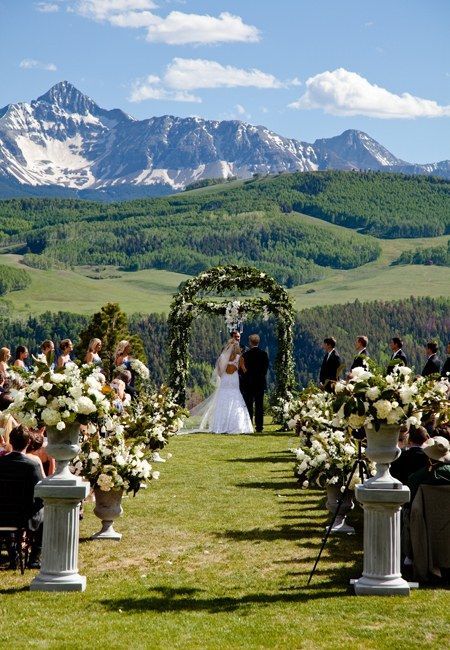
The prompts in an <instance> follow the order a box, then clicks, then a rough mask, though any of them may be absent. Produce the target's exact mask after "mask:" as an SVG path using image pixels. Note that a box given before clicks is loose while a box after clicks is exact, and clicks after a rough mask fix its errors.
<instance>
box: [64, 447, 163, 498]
mask: <svg viewBox="0 0 450 650" xmlns="http://www.w3.org/2000/svg"><path fill="white" fill-rule="evenodd" d="M150 460H151V459H150V455H149V453H148V451H147V450H146V448H145V445H144V444H133V445H130V446H128V445H127V444H126V443H125V440H124V439H123V437H122V436H121V435H120V434H115V435H112V436H110V437H109V438H100V437H99V436H93V437H90V438H88V439H86V440H85V441H84V442H83V443H82V445H81V451H80V453H79V454H78V456H77V457H76V458H75V459H74V469H75V472H76V473H77V474H80V475H82V476H83V477H84V478H86V479H87V480H88V481H89V483H90V484H91V486H92V487H94V488H99V489H100V490H102V491H103V492H109V491H110V490H124V491H125V492H133V494H136V492H138V491H139V490H140V489H141V488H144V487H147V483H148V482H149V481H150V480H152V479H158V478H159V472H156V471H153V469H152V466H151V464H150Z"/></svg>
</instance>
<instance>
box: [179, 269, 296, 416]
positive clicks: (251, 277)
mask: <svg viewBox="0 0 450 650" xmlns="http://www.w3.org/2000/svg"><path fill="white" fill-rule="evenodd" d="M249 289H259V290H261V291H263V292H264V293H266V294H267V297H256V298H255V297H251V298H248V299H243V300H241V301H240V304H239V313H240V315H241V316H243V315H244V314H245V315H246V316H250V317H254V316H257V315H258V314H260V313H261V312H263V313H264V315H265V317H270V316H271V315H272V316H274V317H275V318H276V319H277V336H278V352H277V357H276V360H275V375H276V388H275V398H276V404H275V406H276V412H278V414H279V416H280V417H279V418H277V419H280V421H281V420H282V419H283V417H282V413H281V411H282V408H283V405H284V404H285V403H286V402H287V401H288V400H289V398H290V395H291V392H292V390H293V387H294V383H295V378H294V361H293V325H294V319H295V311H294V307H293V304H292V301H291V299H290V297H289V295H288V293H287V291H286V290H285V289H284V288H283V287H282V286H281V285H279V284H278V282H276V281H275V280H274V279H273V278H272V277H271V276H270V275H267V273H264V272H262V271H261V270H259V269H256V268H254V267H251V266H235V265H232V266H217V267H214V268H212V269H209V270H208V271H205V272H203V273H200V274H199V275H198V276H196V277H195V278H192V279H191V280H188V281H187V282H186V283H185V284H184V286H183V287H182V288H181V289H180V291H179V292H178V294H177V295H176V296H175V298H174V299H173V302H172V306H171V310H170V314H169V355H170V362H169V385H170V387H171V388H172V390H173V392H174V395H175V398H176V400H177V402H178V403H179V404H181V405H182V406H184V404H185V401H186V382H187V375H188V371H189V363H190V354H189V349H188V345H189V332H190V328H191V325H192V322H193V320H194V319H195V318H196V317H197V316H198V315H199V314H200V313H206V314H215V315H222V316H225V313H226V311H227V307H229V304H230V303H229V301H222V302H216V301H213V300H211V299H207V298H204V297H202V294H203V293H204V292H214V293H216V294H219V293H224V292H229V291H230V290H233V291H237V292H244V293H245V292H246V291H248V290H249Z"/></svg>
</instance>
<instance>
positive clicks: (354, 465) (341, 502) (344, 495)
mask: <svg viewBox="0 0 450 650" xmlns="http://www.w3.org/2000/svg"><path fill="white" fill-rule="evenodd" d="M358 465H359V461H358V460H355V462H354V463H353V467H352V471H351V472H350V475H349V477H348V479H347V483H346V484H345V488H344V491H343V492H342V495H341V497H340V499H339V500H338V504H337V507H336V512H335V513H334V515H333V519H332V520H331V523H330V525H329V526H328V528H327V530H326V533H325V537H324V538H323V540H322V546H321V547H320V550H319V554H318V556H317V557H316V561H315V562H314V566H313V568H312V570H311V573H310V574H309V578H308V582H307V583H306V585H307V586H308V585H309V583H310V582H311V580H312V577H313V575H314V573H315V571H316V568H317V565H318V564H319V560H320V558H321V555H322V553H323V549H324V548H325V544H326V543H327V540H328V538H329V536H330V535H331V529H332V528H333V525H334V522H335V521H336V518H337V516H338V514H339V511H340V509H341V505H342V504H343V502H344V499H345V497H346V496H347V492H348V488H349V486H350V483H351V481H352V478H353V475H354V473H355V471H356V468H357V467H358Z"/></svg>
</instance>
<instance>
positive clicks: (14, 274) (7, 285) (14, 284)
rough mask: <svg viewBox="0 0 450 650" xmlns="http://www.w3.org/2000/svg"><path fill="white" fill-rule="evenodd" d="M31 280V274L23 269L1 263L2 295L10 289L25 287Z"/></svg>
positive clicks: (0, 288) (0, 285)
mask: <svg viewBox="0 0 450 650" xmlns="http://www.w3.org/2000/svg"><path fill="white" fill-rule="evenodd" d="M30 282H31V278H30V274H29V273H27V272H26V271H25V270H23V269H13V268H11V267H10V266H5V265H4V264H0V296H4V295H5V294H7V293H9V292H10V291H20V290H21V289H25V287H27V286H28V285H29V284H30Z"/></svg>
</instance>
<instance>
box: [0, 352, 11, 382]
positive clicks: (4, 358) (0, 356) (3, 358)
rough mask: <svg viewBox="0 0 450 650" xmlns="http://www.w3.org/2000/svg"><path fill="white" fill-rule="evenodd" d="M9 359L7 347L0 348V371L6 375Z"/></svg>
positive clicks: (9, 354) (9, 353)
mask: <svg viewBox="0 0 450 650" xmlns="http://www.w3.org/2000/svg"><path fill="white" fill-rule="evenodd" d="M10 359H11V350H10V349H9V348H1V349H0V372H3V373H4V374H5V375H6V376H8V361H9V360H10Z"/></svg>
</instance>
